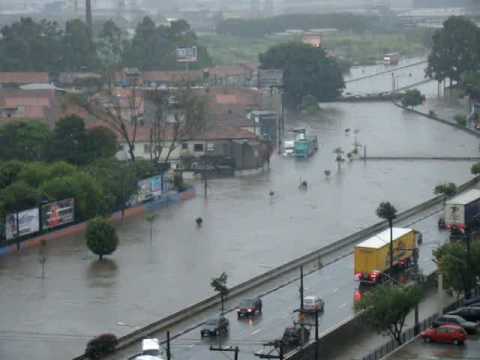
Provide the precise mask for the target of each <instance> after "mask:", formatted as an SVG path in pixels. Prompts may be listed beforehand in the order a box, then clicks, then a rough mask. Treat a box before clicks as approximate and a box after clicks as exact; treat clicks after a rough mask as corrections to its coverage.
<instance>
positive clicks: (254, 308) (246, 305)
mask: <svg viewBox="0 0 480 360" xmlns="http://www.w3.org/2000/svg"><path fill="white" fill-rule="evenodd" d="M261 312H262V299H260V298H259V297H257V298H253V299H244V300H242V301H240V305H239V306H238V310H237V316H238V318H239V319H240V318H241V317H244V316H252V315H257V314H259V313H261Z"/></svg>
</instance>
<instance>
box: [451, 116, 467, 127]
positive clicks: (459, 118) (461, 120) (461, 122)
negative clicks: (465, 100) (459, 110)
mask: <svg viewBox="0 0 480 360" xmlns="http://www.w3.org/2000/svg"><path fill="white" fill-rule="evenodd" d="M453 119H454V120H455V122H456V123H457V124H458V125H459V126H463V127H465V126H467V117H466V116H465V115H463V114H456V115H455V116H454V117H453Z"/></svg>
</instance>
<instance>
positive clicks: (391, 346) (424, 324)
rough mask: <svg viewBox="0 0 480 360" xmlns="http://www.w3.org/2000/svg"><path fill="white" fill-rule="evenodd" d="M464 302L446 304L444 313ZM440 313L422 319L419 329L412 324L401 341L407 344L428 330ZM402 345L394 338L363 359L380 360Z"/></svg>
mask: <svg viewBox="0 0 480 360" xmlns="http://www.w3.org/2000/svg"><path fill="white" fill-rule="evenodd" d="M462 302H463V300H457V301H456V302H454V303H453V304H450V305H448V306H446V307H445V308H443V312H442V313H446V312H449V311H452V310H453V309H456V308H457V307H458V306H460V305H461V304H462ZM440 315H441V314H438V313H437V314H433V315H431V316H430V317H428V318H426V319H425V320H423V321H421V322H420V323H419V325H418V331H415V326H412V327H410V328H408V329H407V330H405V331H404V332H403V333H402V335H401V337H400V339H401V343H402V344H405V343H406V342H408V341H410V340H412V339H413V338H415V337H416V336H417V335H418V333H420V332H421V331H423V330H426V329H428V328H429V327H431V326H432V323H433V321H434V320H435V319H436V318H437V317H439V316H440ZM400 346H401V345H399V344H398V343H397V341H396V340H393V339H392V340H390V341H389V342H387V343H385V344H383V345H382V346H380V347H378V348H377V349H375V350H374V351H373V352H371V353H370V354H368V355H367V356H364V357H363V358H362V360H379V359H381V358H383V357H384V356H386V355H388V354H390V353H391V352H393V351H394V350H396V349H397V348H398V347H400Z"/></svg>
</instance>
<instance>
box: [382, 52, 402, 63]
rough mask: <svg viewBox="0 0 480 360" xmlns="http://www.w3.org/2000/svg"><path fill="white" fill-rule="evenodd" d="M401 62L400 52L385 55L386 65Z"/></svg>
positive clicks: (384, 61)
mask: <svg viewBox="0 0 480 360" xmlns="http://www.w3.org/2000/svg"><path fill="white" fill-rule="evenodd" d="M399 62H400V54H399V53H396V52H394V53H388V54H385V55H383V63H384V64H385V65H398V63H399Z"/></svg>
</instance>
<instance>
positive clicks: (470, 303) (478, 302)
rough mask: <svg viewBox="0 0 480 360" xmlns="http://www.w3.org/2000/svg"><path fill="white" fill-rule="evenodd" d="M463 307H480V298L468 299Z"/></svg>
mask: <svg viewBox="0 0 480 360" xmlns="http://www.w3.org/2000/svg"><path fill="white" fill-rule="evenodd" d="M463 305H465V306H473V305H475V306H480V296H476V297H472V298H470V299H466V300H464V301H463Z"/></svg>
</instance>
